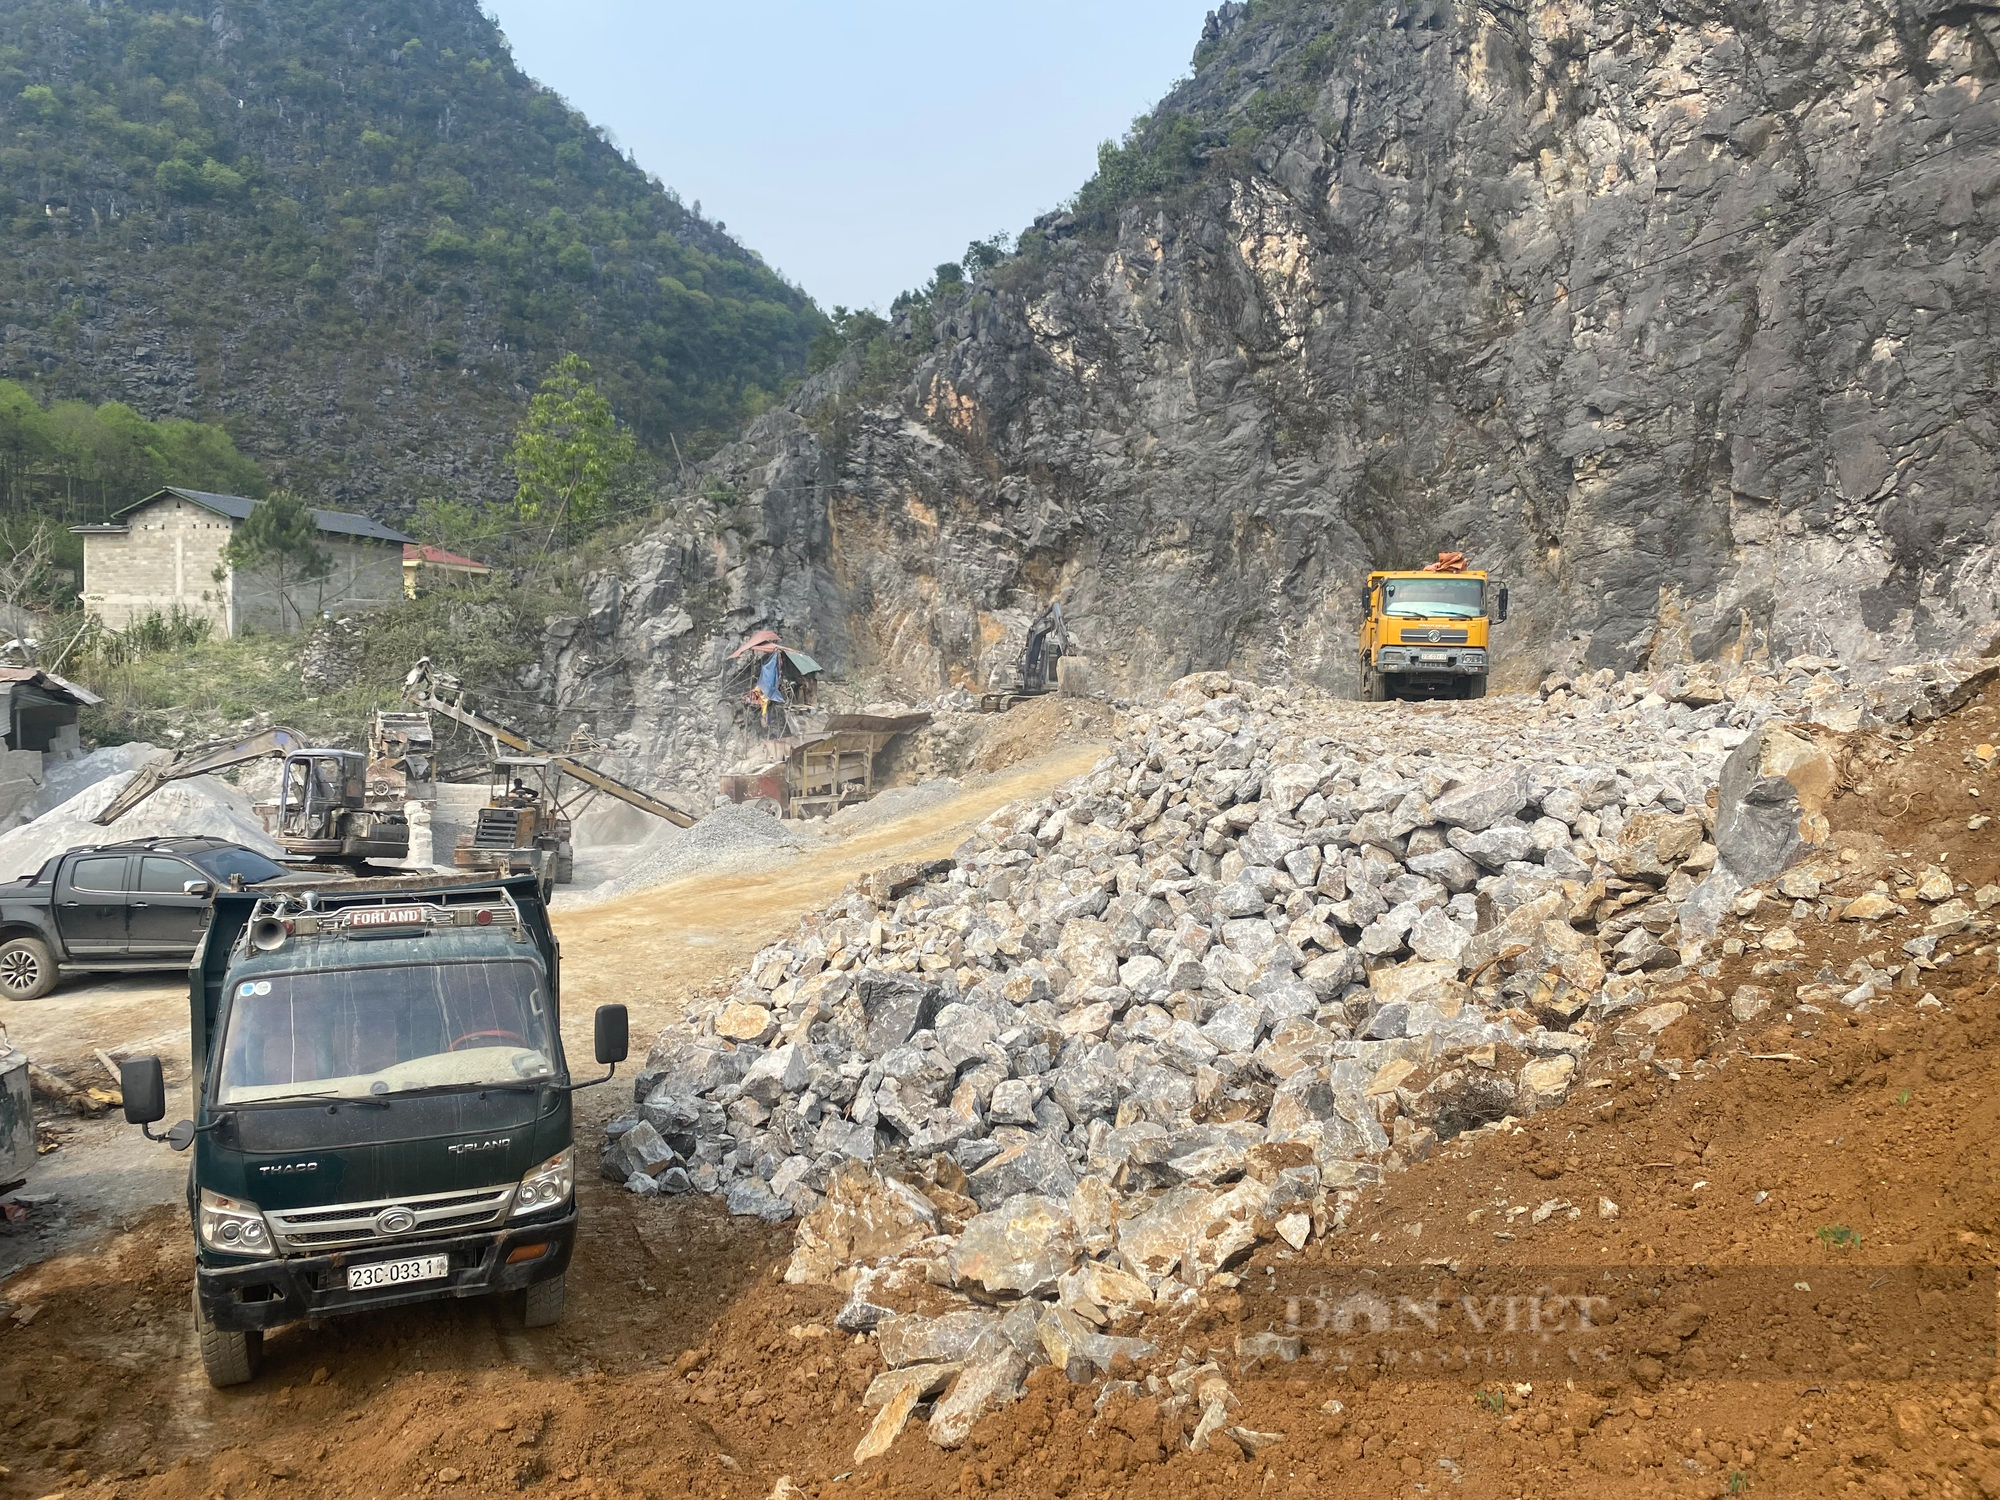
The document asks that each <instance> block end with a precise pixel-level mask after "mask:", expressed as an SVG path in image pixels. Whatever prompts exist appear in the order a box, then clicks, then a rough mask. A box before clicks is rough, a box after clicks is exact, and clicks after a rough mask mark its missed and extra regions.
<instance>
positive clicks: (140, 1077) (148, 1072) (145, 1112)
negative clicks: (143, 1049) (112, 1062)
mask: <svg viewBox="0 0 2000 1500" xmlns="http://www.w3.org/2000/svg"><path fill="white" fill-rule="evenodd" d="M118 1092H119V1093H121V1094H123V1095H124V1096H125V1123H126V1124H128V1125H151V1124H153V1123H154V1122H156V1121H158V1120H163V1119H165V1118H166V1116H167V1078H166V1074H165V1073H164V1072H163V1071H162V1070H161V1068H160V1060H159V1059H158V1058H157V1057H133V1058H128V1059H126V1060H125V1061H124V1062H121V1063H120V1064H119V1065H118Z"/></svg>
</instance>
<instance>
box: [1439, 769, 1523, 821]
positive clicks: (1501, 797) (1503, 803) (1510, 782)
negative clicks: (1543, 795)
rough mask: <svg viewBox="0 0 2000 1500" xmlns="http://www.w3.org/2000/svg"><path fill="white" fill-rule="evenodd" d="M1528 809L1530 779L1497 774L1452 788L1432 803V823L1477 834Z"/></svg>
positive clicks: (1515, 772) (1513, 772)
mask: <svg viewBox="0 0 2000 1500" xmlns="http://www.w3.org/2000/svg"><path fill="white" fill-rule="evenodd" d="M1527 805H1528V778H1527V777H1526V776H1525V775H1524V774H1523V773H1522V772H1520V771H1519V770H1508V771H1499V772H1495V773H1494V774H1492V775H1489V776H1480V777H1476V778H1474V779H1473V780H1471V781H1466V782H1462V783H1460V784H1459V785H1458V786H1455V787H1452V788H1451V789H1450V790H1449V791H1447V792H1445V793H1444V794H1443V795H1442V796H1438V797H1434V798H1432V799H1431V805H1430V821H1431V822H1434V823H1444V824H1447V825H1449V826H1451V827H1453V828H1463V829H1465V830H1467V831H1468V832H1471V833H1478V832H1480V831H1482V830H1483V829H1487V828H1491V827H1492V826H1493V825H1494V824H1495V823H1498V822H1499V821H1500V820H1501V819H1502V818H1511V817H1513V816H1514V815H1515V814H1516V813H1518V812H1520V811H1521V810H1522V809H1523V808H1525V807H1526V806H1527Z"/></svg>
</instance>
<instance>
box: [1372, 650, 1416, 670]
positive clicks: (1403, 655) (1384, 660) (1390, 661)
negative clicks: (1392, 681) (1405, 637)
mask: <svg viewBox="0 0 2000 1500" xmlns="http://www.w3.org/2000/svg"><path fill="white" fill-rule="evenodd" d="M1409 656H1410V653H1409V652H1408V651H1407V650H1406V649H1404V648H1403V647H1401V646H1384V647H1383V648H1382V649H1381V650H1380V651H1378V652H1376V653H1375V665H1376V666H1378V667H1400V666H1403V665H1405V664H1406V663H1407V662H1408V660H1409Z"/></svg>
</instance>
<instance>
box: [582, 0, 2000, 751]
mask: <svg viewBox="0 0 2000 1500" xmlns="http://www.w3.org/2000/svg"><path fill="white" fill-rule="evenodd" d="M1996 43H2000V6H1995V5H1991V4H1946V3H1940V0H1902V3H1900V4H1886V3H1880V0H1859V3H1848V4H1842V5H1831V4H1826V3H1824V0H1820V3H1806V0H1763V3H1751V4H1745V5H1732V6H1724V5H1719V4H1717V5H1704V4H1693V5H1688V4H1675V5H1671V6H1668V5H1662V4H1658V3H1650V0H1648V3H1625V0H1621V3H1610V0H1599V3H1587V0H1550V3H1537V4H1531V5H1528V6H1526V7H1524V8H1521V7H1515V6H1512V5H1505V4H1500V3H1489V4H1470V3H1451V0H1398V3H1393V4H1382V3H1369V0H1360V3H1357V0H1339V3H1318V4H1314V3H1291V4H1285V3H1270V4H1258V5H1255V6H1253V7H1250V8H1248V10H1247V13H1246V9H1245V8H1244V7H1241V6H1230V7H1226V8H1225V10H1224V11H1222V12H1219V13H1218V14H1217V15H1216V16H1215V17H1214V18H1212V19H1211V22H1210V25H1209V28H1208V35H1207V37H1206V38H1205V39H1204V41H1203V43H1202V49H1201V51H1200V53H1199V54H1198V56H1197V61H1198V64H1199V66H1198V68H1197V71H1196V73H1195V75H1194V77H1193V78H1192V79H1191V80H1190V81H1188V82H1187V83H1185V84H1184V85H1182V86H1181V87H1180V88H1178V89H1177V90H1176V91H1175V92H1174V93H1173V94H1172V95H1171V96H1170V97H1169V98H1168V99H1167V100H1166V101H1165V102H1164V104H1163V105H1162V107H1161V109H1160V111H1159V112H1158V113H1157V114H1156V115H1155V116H1153V117H1152V120H1151V121H1150V123H1148V124H1145V125H1144V126H1142V128H1141V129H1140V130H1139V131H1138V132H1137V133H1136V134H1135V137H1134V138H1133V140H1132V142H1130V143H1128V147H1127V151H1126V157H1127V159H1128V161H1136V162H1139V163H1141V164H1142V165H1148V166H1149V168H1152V169H1158V168H1159V167H1160V164H1161V163H1162V162H1163V161H1164V162H1166V164H1167V166H1169V167H1171V166H1173V165H1174V162H1175V160H1176V158H1175V157H1174V156H1173V153H1175V152H1182V153H1184V154H1185V157H1186V162H1187V170H1186V171H1185V172H1183V173H1181V174H1179V175H1180V177H1181V178H1182V179H1183V180H1178V181H1175V180H1173V177H1174V174H1173V173H1171V172H1169V173H1167V174H1166V180H1167V181H1168V183H1169V185H1168V187H1167V189H1166V192H1165V195H1164V196H1127V197H1126V198H1125V199H1124V201H1122V202H1120V203H1117V204H1115V205H1114V206H1113V208H1112V209H1110V210H1109V211H1105V210H1103V209H1101V208H1100V209H1099V210H1097V211H1095V212H1093V213H1081V212H1079V213H1075V214H1061V215H1055V216H1052V217H1050V218H1049V219H1046V220H1044V221H1043V222H1042V223H1041V224H1039V225H1038V226H1037V227H1036V229H1035V230H1034V231H1032V232H1031V233H1030V234H1029V235H1027V236H1025V237H1024V240H1023V250H1022V252H1021V253H1020V254H1019V255H1017V256H1016V257H1014V258H1013V259H1011V260H1009V261H1007V262H1005V263H1003V264H1002V265H1001V266H999V267H998V268H997V269H995V270H994V271H993V272H991V273H989V274H987V275H984V276H982V277H981V278H980V279H979V280H978V281H977V283H976V284H975V285H974V286H973V287H972V288H971V289H969V291H967V292H966V293H965V294H963V295H960V296H957V297H956V298H954V299H952V300H950V301H949V302H934V303H933V304H932V306H931V308H930V309H928V311H930V312H931V313H932V314H933V317H932V318H931V319H930V320H929V321H930V322H931V325H932V326H931V328H930V329H929V330H927V331H926V330H924V329H923V326H922V321H921V320H920V321H918V322H915V323H912V322H911V321H908V320H906V322H905V324H904V325H903V326H902V327H901V329H900V330H899V331H900V333H901V335H902V336H903V337H904V338H905V339H906V340H907V341H908V343H907V344H906V346H905V348H906V352H907V360H906V363H907V365H908V368H909V369H910V374H909V376H908V378H907V380H905V381H904V382H903V383H902V384H901V385H900V387H899V388H897V389H895V390H894V391H893V392H892V393H891V394H890V395H889V396H887V397H886V398H882V399H875V400H862V399H860V395H859V391H860V389H861V387H860V385H859V383H858V382H859V381H860V378H861V377H860V375H859V373H858V368H857V367H856V366H855V365H853V364H850V365H849V366H848V367H847V368H845V369H836V370H835V371H833V372H830V373H829V375H828V376H826V377H822V378H821V379H820V380H818V381H816V382H814V383H812V384H811V385H809V386H808V387H807V388H806V389H805V390H804V391H803V392H802V393H801V394H800V396H799V398H798V399H797V400H796V401H795V402H794V403H793V405H792V407H791V409H790V410H789V411H786V412H779V413H774V414H770V415H767V416H766V417H764V418H762V419H760V421H759V422H758V424H757V425H756V426H754V427H753V428H752V429H751V430H750V431H749V433H748V434H747V435H746V437H745V439H744V440H743V441H742V442H741V443H740V444H739V445H738V446H737V447H736V448H734V449H732V450H729V451H728V452H726V453H724V454H723V455H722V456H721V457H720V458H719V459H718V460H717V462H716V465H715V467H714V470H713V473H714V474H715V475H716V476H719V477H720V478H721V479H722V480H723V481H725V482H727V483H728V484H730V485H732V486H733V487H734V493H735V494H736V495H737V496H739V497H740V501H739V503H738V505H737V508H736V509H735V511H734V512H733V517H734V519H733V523H732V524H733V525H734V528H735V529H734V530H725V531H723V532H722V533H720V534H719V539H710V540H709V541H707V542H705V543H703V544H701V545H699V546H697V545H696V544H694V543H676V542H673V541H671V540H670V539H669V538H667V537H665V536H662V537H658V538H654V539H652V540H650V541H648V542H647V543H645V544H643V545H641V546H640V547H639V548H637V549H636V550H635V552H634V553H633V554H632V557H631V560H630V565H629V567H628V568H627V570H626V572H625V574H624V576H623V577H622V578H620V579H618V580H616V581H612V580H606V581H605V583H604V584H603V586H602V590H601V592H600V605H601V607H600V608H599V609H598V611H597V612H596V614H595V615H594V616H593V618H592V619H591V620H590V621H589V622H586V623H584V624H582V625H578V626H576V627H575V628H574V631H573V632H572V637H570V638H566V654H565V655H564V657H563V659H562V660H561V661H557V660H555V659H553V657H552V660H551V663H550V668H549V671H550V681H551V682H556V681H563V682H565V683H566V685H565V687H564V689H563V691H564V692H565V693H566V694H567V695H568V698H569V701H573V702H578V703H585V704H590V705H592V706H593V707H594V711H596V712H597V713H598V714H599V716H600V718H606V717H607V716H609V717H613V718H615V717H617V716H619V715H623V716H624V717H625V718H626V719H627V720H629V721H630V723H631V725H632V728H633V731H634V732H635V734H637V735H638V736H639V739H640V741H643V742H644V743H646V744H648V745H651V746H654V747H671V748H674V749H676V750H690V751H691V750H694V749H696V748H698V746H699V745H702V744H708V743H711V742H712V740H713V734H712V730H713V726H714V724H715V723H716V722H717V719H716V714H717V711H718V708H719V706H720V697H719V695H718V694H717V693H715V692H714V691H713V690H712V689H711V688H709V687H703V688H701V689H700V690H699V691H693V692H691V691H690V689H689V684H690V683H691V682H693V681H696V680H699V681H701V682H704V683H706V682H708V681H710V678H709V676H708V675H706V674H707V673H708V669H709V668H712V667H713V665H714V664H715V663H716V661H718V660H719V655H720V651H721V649H722V647H723V646H724V645H727V644H732V643H733V642H734V641H735V640H737V639H740V638H741V634H742V632H743V631H744V630H745V629H747V628H749V627H751V626H754V625H759V624H767V623H768V624H774V625H777V626H780V627H781V628H783V629H785V630H786V631H787V632H789V633H791V634H793V635H795V636H796V637H798V638H799V639H800V640H801V641H803V642H807V643H810V645H811V646H812V648H813V649H814V650H815V651H816V652H817V653H818V654H819V655H820V656H821V657H822V658H823V659H825V660H827V661H828V662H829V663H830V664H832V665H833V666H835V667H836V668H839V669H841V670H843V671H844V672H846V673H847V674H848V675H849V677H850V679H851V680H853V681H855V682H857V683H865V684H867V685H869V686H870V687H873V686H875V685H878V684H879V685H880V686H881V688H882V689H883V690H885V691H895V692H898V693H901V694H903V695H906V696H916V697H921V696H925V695H928V694H932V693H936V692H938V691H939V690H941V689H944V688H946V687H948V686H951V685H965V686H973V687H977V686H979V685H982V684H983V683H984V682H985V680H986V678H987V676H988V674H989V673H990V672H992V670H993V669H994V668H995V667H996V666H999V665H1001V664H1002V663H1004V662H1007V661H1009V660H1011V658H1012V656H1013V654H1014V653H1015V652H1016V651H1017V650H1018V640H1019V631H1020V627H1021V625H1022V623H1023V622H1024V621H1025V619H1026V617H1027V616H1028V615H1029V614H1031V613H1032V612H1033V610H1034V609H1035V608H1036V607H1037V606H1038V605H1039V603H1040V602H1041V601H1042V600H1043V599H1044V598H1046V597H1048V596H1049V595H1052V594H1060V595H1061V596H1062V597H1063V598H1064V599H1065V600H1066V601H1067V602H1068V604H1069V606H1070V609H1071V613H1072V616H1073V618H1074V621H1075V625H1076V629H1077V633H1078V636H1079V638H1080V641H1081V643H1082V646H1083V648H1084V649H1085V650H1087V651H1088V652H1089V653H1090V654H1091V655H1092V656H1093V657H1094V658H1096V672H1097V676H1098V678H1099V679H1100V680H1101V681H1104V682H1106V683H1108V684H1110V685H1112V686H1113V687H1115V688H1118V689H1122V690H1125V691H1130V692H1133V693H1138V692H1142V691H1145V690H1148V689H1151V688H1155V687H1157V686H1158V685H1160V684H1162V683H1164V682H1166V681H1168V680H1170V679H1173V678H1175V677H1177V676H1179V675H1180V674H1182V673H1184V672H1186V671H1188V670H1190V669H1195V668H1209V667H1224V666H1227V667H1230V668H1232V669H1234V670H1237V671H1239V672H1243V673H1246V674H1251V675H1255V676H1257V677H1258V678H1260V679H1262V680H1265V681H1270V682H1279V683H1283V682H1287V681H1292V682H1313V683H1317V684H1320V685H1323V686H1327V687H1331V688H1335V689H1344V688H1347V687H1350V686H1351V685H1352V684H1353V681H1354V676H1355V662H1354V654H1353V644H1352V643H1353V635H1354V629H1355V626H1356V623H1357V615H1358V608H1359V606H1358V600H1357V589H1356V587H1355V585H1356V584H1357V582H1358V580H1359V579H1360V577H1361V575H1362V574H1363V573H1364V572H1365V571H1366V570H1367V569H1368V568H1370V567H1380V566H1410V565H1414V564H1416V563H1419V562H1421V561H1423V560H1424V559H1425V558H1426V557H1428V556H1429V555H1430V554H1431V553H1433V552H1435V551H1436V550H1438V549H1439V548H1442V547H1452V548H1463V549H1464V550H1467V551H1469V552H1471V553H1472V554H1473V555H1474V557H1475V559H1476V560H1477V562H1478V563H1480V564H1482V565H1485V566H1488V567H1490V568H1493V569H1495V570H1497V571H1498V572H1499V573H1501V574H1502V575H1503V576H1504V577H1506V578H1507V579H1508V580H1509V581H1510V582H1511V584H1512V585H1513V599H1514V601H1515V615H1514V620H1513V622H1512V623H1511V624H1510V625H1508V626H1507V627H1505V628H1504V631H1503V633H1502V636H1501V644H1500V648H1499V660H1500V664H1501V665H1500V666H1499V668H1498V671H1499V679H1498V680H1499V681H1503V682H1506V683H1509V684H1512V685H1524V684H1529V683H1532V682H1534V681H1535V680H1536V679H1537V678H1539V677H1540V676H1541V675H1542V674H1543V673H1544V672H1546V671H1549V670H1551V669H1558V668H1564V669H1569V668H1579V667H1588V668H1598V667H1604V666H1613V667H1620V668H1629V667H1641V666H1645V667H1653V668H1661V667H1666V666H1671V665H1673V664H1675V663H1677V662H1682V661H1688V660H1699V659H1718V660H1724V661H1729V660H1737V659H1745V658H1750V659H1755V658H1758V657H1763V656H1768V657H1774V658H1777V659H1783V658H1786V657H1789V656H1792V655H1796V654H1800V653H1816V654H1823V655H1837V656H1839V657H1841V658H1843V659H1844V660H1846V661H1847V662H1848V663H1849V664H1850V665H1851V666H1852V667H1854V668H1856V669H1858V670H1861V671H1869V670H1875V671H1879V670H1881V669H1882V668H1884V667H1886V666H1888V665H1891V664H1893V663H1895V662H1898V661H1902V660H1908V659H1911V658H1913V657H1917V656H1923V655H1936V654H1940V653H1941V652H1944V651H1946V650H1951V649H1961V648H1963V647H1965V646H1966V645H1968V644H1975V645H1976V644H1983V642H1984V640H1985V638H1986V636H1987V635H1988V634H1989V633H1990V630H1991V626H1992V623H1993V621H1994V619H1995V616H1996V605H2000V598H1996V589H2000V577H1997V576H1996V575H1997V574H2000V551H1996V547H1995V542H1996V518H1995V512H1996V508H2000V507H1996V500H1997V499H2000V487H1997V486H1996V477H2000V476H1996V467H2000V430H1996V415H2000V412H1996V404H1995V387H1994V378H1995V368H1994V366H1995V357H1996V349H2000V344H1996V342H1995V329H1994V313H1995V307H1996V290H1995V289H1996V287H2000V276H1996V273H2000V248H1996V244H1995V237H1996V219H2000V201H1996V195H1995V189H1996V186H2000V92H1996V91H1995V84H1996V81H2000V53H1996ZM1160 180H1162V179H1161V175H1160V172H1159V171H1158V170H1155V172H1154V177H1153V179H1152V181H1153V182H1154V183H1158V182H1159V181H1160ZM1102 185H1103V182H1102V180H1101V181H1100V184H1099V185H1098V186H1100V187H1101V186H1102ZM1101 197H1102V194H1101V193H1100V194H1099V195H1098V198H1099V199H1101ZM1080 201H1093V198H1092V194H1091V193H1089V192H1087V193H1086V194H1085V196H1084V200H1080ZM676 632H678V633H676ZM593 641H594V643H595V644H594V645H592V644H588V643H589V642H593ZM579 642H583V643H585V644H583V645H580V644H579ZM697 720H698V721H699V724H697V722H696V721H697Z"/></svg>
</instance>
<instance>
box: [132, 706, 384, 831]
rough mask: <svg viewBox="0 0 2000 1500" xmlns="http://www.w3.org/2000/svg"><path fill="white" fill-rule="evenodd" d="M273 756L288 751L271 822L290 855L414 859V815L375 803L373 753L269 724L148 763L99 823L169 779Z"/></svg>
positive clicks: (280, 755)
mask: <svg viewBox="0 0 2000 1500" xmlns="http://www.w3.org/2000/svg"><path fill="white" fill-rule="evenodd" d="M273 757H282V759H283V761H284V766H283V768H282V769H281V771H280V773H279V778H278V802H277V806H276V808H275V810H273V811H272V812H270V813H269V814H267V815H266V821H267V823H268V824H269V826H270V829H271V836H272V837H273V838H275V839H276V840H277V841H278V842H279V844H281V845H282V846H283V847H284V850H285V852H286V853H287V854H296V855H299V856H302V857H304V858H307V859H315V860H324V861H326V862H327V863H330V864H360V863H362V862H364V861H366V860H371V859H404V858H407V857H408V855H409V852H410V825H409V820H408V819H406V818H405V817H404V816H403V814H402V813H401V812H400V811H394V810H391V809H388V808H382V807H370V806H369V805H368V797H367V773H368V757H367V756H365V755H363V754H362V753H361V752H360V751H358V750H328V749H320V748H315V747H312V746H309V745H308V744H307V743H306V740H305V738H304V736H302V735H301V734H299V733H298V731H297V730H293V729H267V730H265V731H264V732H263V733H262V734H258V735H252V736H251V737H250V738H249V739H247V740H239V741H238V742H237V743H235V744H233V745H217V746H210V747H208V748H204V749H200V750H192V751H186V752H183V753H182V754H180V755H176V756H172V757H170V758H163V759H160V760H156V761H153V762H151V763H150V764H148V765H145V766H142V767H140V769H139V771H138V772H137V774H135V775H134V776H133V777H132V779H131V780H130V781H128V782H126V783H125V787H124V789H123V790H122V791H120V792H119V794H118V795H117V796H116V797H114V798H113V799H112V800H111V803H110V804H109V805H108V806H107V807H106V808H105V809H104V810H103V811H102V812H100V813H99V814H98V815H97V817H96V818H95V819H94V820H93V821H94V822H96V823H97V824H98V825H99V826H100V827H106V828H108V827H110V826H111V825H112V824H113V823H116V822H117V821H118V820H119V819H120V818H122V817H124V816H125V815H126V814H127V813H129V812H131V811H132V810H133V809H134V808H136V807H138V806H139V805H140V804H141V803H142V802H144V801H145V800H146V799H147V798H148V797H150V796H152V795H153V793H155V792H157V791H158V790H159V789H160V788H161V787H163V786H165V785H167V784H168V783H169V782H173V781H185V780H187V778H188V777H190V776H206V775H208V774H209V773H211V772H214V771H222V770H227V769H228V768H229V767H231V766H241V765H248V764H249V763H251V762H252V761H259V760H269V759H271V758H273Z"/></svg>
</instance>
